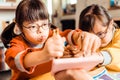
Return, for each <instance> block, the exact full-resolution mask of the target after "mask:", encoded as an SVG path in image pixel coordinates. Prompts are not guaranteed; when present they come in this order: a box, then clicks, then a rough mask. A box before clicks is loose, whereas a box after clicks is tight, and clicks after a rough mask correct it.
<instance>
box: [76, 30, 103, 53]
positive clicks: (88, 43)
mask: <svg viewBox="0 0 120 80" xmlns="http://www.w3.org/2000/svg"><path fill="white" fill-rule="evenodd" d="M74 37H75V39H76V40H74V42H75V43H76V44H77V45H78V47H79V49H80V51H82V53H83V54H86V53H93V52H96V50H97V49H98V48H99V47H100V45H101V39H100V38H99V37H98V36H96V35H94V34H92V33H89V32H85V31H82V32H75V33H74ZM76 37H77V38H76Z"/></svg>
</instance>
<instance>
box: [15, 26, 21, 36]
mask: <svg viewBox="0 0 120 80" xmlns="http://www.w3.org/2000/svg"><path fill="white" fill-rule="evenodd" d="M14 33H15V34H16V35H19V34H21V30H20V29H19V27H18V26H17V24H15V27H14Z"/></svg>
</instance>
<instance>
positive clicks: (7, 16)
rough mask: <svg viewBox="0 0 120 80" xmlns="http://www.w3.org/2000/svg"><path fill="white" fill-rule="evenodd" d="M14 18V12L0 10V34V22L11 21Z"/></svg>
mask: <svg viewBox="0 0 120 80" xmlns="http://www.w3.org/2000/svg"><path fill="white" fill-rule="evenodd" d="M14 17H15V11H14V10H0V33H1V32H2V29H3V27H2V22H3V21H11V20H13V18H14Z"/></svg>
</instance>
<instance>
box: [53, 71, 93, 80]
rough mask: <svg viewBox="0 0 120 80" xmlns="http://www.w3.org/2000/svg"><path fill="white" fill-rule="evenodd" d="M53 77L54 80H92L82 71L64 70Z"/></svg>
mask: <svg viewBox="0 0 120 80" xmlns="http://www.w3.org/2000/svg"><path fill="white" fill-rule="evenodd" d="M54 76H55V80H93V78H92V76H90V75H89V74H88V73H87V72H86V71H85V70H83V69H71V70H64V71H61V72H58V73H56V74H55V75H54Z"/></svg>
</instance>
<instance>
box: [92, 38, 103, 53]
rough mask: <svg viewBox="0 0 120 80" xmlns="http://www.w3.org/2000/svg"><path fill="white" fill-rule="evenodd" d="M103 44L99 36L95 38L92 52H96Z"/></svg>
mask: <svg viewBox="0 0 120 80" xmlns="http://www.w3.org/2000/svg"><path fill="white" fill-rule="evenodd" d="M100 45H101V40H100V39H99V38H98V39H96V40H94V44H93V46H92V52H95V51H96V50H97V49H98V48H99V47H100Z"/></svg>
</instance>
